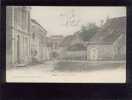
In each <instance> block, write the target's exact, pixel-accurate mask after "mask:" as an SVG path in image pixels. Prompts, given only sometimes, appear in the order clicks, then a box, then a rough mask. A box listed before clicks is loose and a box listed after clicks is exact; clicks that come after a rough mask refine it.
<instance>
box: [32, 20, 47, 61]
mask: <svg viewBox="0 0 132 100" xmlns="http://www.w3.org/2000/svg"><path fill="white" fill-rule="evenodd" d="M31 34H32V44H31V48H32V49H31V52H32V62H35V61H37V62H42V61H45V60H48V59H49V57H48V56H49V55H48V54H49V53H48V47H47V44H46V43H47V41H46V40H47V38H46V35H47V31H46V30H45V29H44V28H43V27H42V26H41V25H40V24H39V23H38V22H37V21H36V20H34V19H31Z"/></svg>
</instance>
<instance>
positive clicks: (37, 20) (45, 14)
mask: <svg viewBox="0 0 132 100" xmlns="http://www.w3.org/2000/svg"><path fill="white" fill-rule="evenodd" d="M126 10H127V9H126V7H125V6H6V82H33V83H126V34H127V33H126V32H127V31H126V29H127V22H126V21H127V15H126Z"/></svg>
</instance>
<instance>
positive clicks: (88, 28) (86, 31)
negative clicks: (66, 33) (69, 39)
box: [78, 23, 98, 41]
mask: <svg viewBox="0 0 132 100" xmlns="http://www.w3.org/2000/svg"><path fill="white" fill-rule="evenodd" d="M97 30H98V27H97V25H96V24H94V23H90V24H88V25H85V26H84V25H83V26H82V27H81V30H80V31H79V32H78V33H79V35H80V37H81V38H82V40H83V41H88V40H89V39H90V38H91V37H92V36H93V35H94V34H95V33H96V32H97Z"/></svg>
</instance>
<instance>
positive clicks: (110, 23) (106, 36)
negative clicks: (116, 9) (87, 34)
mask: <svg viewBox="0 0 132 100" xmlns="http://www.w3.org/2000/svg"><path fill="white" fill-rule="evenodd" d="M121 34H126V17H116V18H111V19H108V20H107V21H106V23H105V24H104V25H103V26H102V27H101V28H100V29H99V31H98V32H97V33H96V34H95V35H94V36H93V38H91V39H90V42H93V43H113V42H114V41H115V40H116V39H117V38H118V37H119V36H120V35H121Z"/></svg>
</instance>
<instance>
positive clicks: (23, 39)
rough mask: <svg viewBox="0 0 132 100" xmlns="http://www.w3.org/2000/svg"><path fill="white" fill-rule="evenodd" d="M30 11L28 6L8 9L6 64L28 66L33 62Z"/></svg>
mask: <svg viewBox="0 0 132 100" xmlns="http://www.w3.org/2000/svg"><path fill="white" fill-rule="evenodd" d="M30 10H31V8H30V7H28V6H7V8H6V58H7V60H6V62H7V66H8V65H10V64H17V65H18V64H24V65H25V64H28V63H30V61H31V52H30V51H31V45H30V43H31V34H30Z"/></svg>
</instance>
